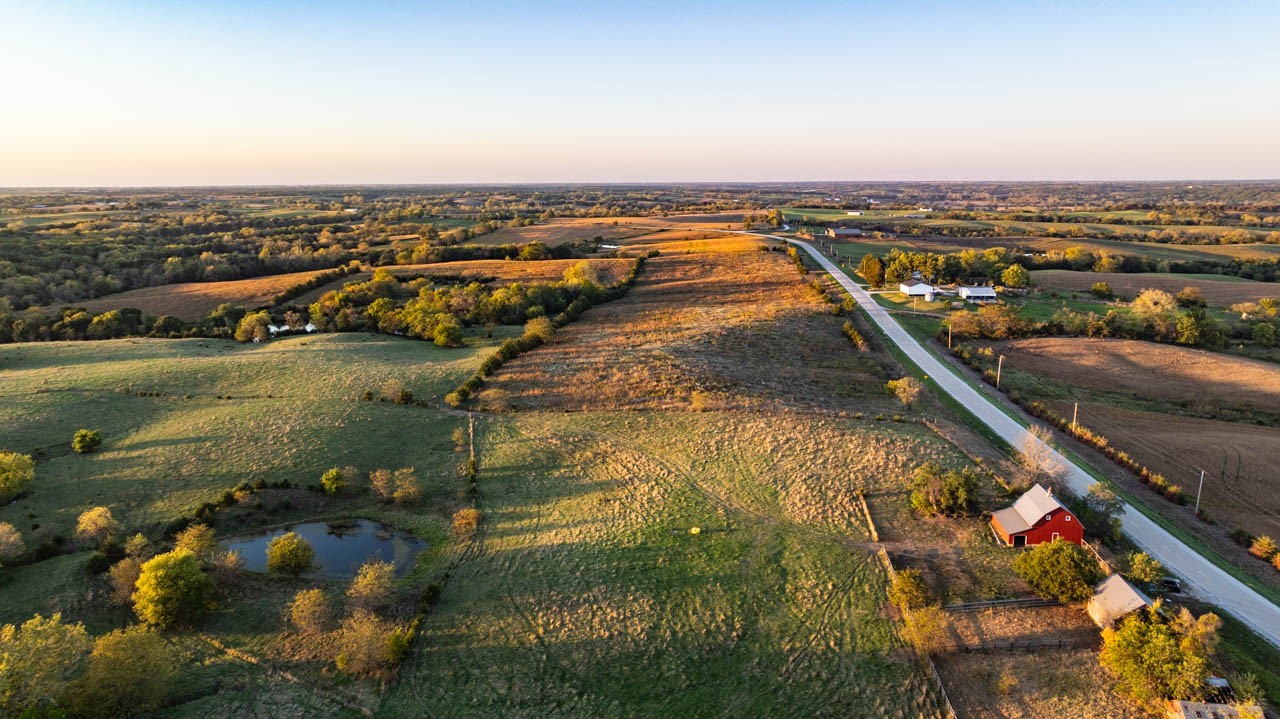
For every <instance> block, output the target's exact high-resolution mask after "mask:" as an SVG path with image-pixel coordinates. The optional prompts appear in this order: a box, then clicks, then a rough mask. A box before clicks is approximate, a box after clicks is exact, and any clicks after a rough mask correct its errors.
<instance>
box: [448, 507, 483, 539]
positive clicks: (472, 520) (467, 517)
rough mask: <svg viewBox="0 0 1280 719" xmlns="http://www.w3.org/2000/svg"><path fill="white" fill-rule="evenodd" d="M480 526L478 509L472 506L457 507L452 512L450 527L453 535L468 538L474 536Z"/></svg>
mask: <svg viewBox="0 0 1280 719" xmlns="http://www.w3.org/2000/svg"><path fill="white" fill-rule="evenodd" d="M479 527H480V510H478V509H476V508H474V507H467V508H465V509H459V510H458V511H456V512H454V513H453V524H452V525H451V529H452V531H453V536H454V537H457V538H458V539H460V540H463V541H465V540H468V539H471V538H472V537H474V536H475V534H476V530H477V529H479Z"/></svg>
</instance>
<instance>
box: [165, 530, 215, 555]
mask: <svg viewBox="0 0 1280 719" xmlns="http://www.w3.org/2000/svg"><path fill="white" fill-rule="evenodd" d="M174 548H175V549H185V550H187V551H188V552H191V553H192V554H194V555H196V557H197V558H198V559H199V560H200V561H202V562H208V561H210V560H211V559H213V555H214V554H216V553H217V551H218V540H217V539H214V534H213V529H211V528H210V527H209V525H207V524H193V525H191V526H190V527H187V528H186V529H184V530H182V531H181V532H178V536H177V537H175V538H174Z"/></svg>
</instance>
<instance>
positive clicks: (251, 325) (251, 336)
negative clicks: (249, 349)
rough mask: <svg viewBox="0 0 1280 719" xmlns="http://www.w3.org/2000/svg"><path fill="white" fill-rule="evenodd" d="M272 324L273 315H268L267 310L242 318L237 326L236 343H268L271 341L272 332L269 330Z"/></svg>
mask: <svg viewBox="0 0 1280 719" xmlns="http://www.w3.org/2000/svg"><path fill="white" fill-rule="evenodd" d="M270 324H271V315H269V314H267V312H266V311H265V310H264V311H262V312H254V313H253V314H248V315H245V316H244V317H243V318H241V320H240V323H239V324H237V325H236V333H235V338H236V341H237V342H266V341H267V340H269V339H271V330H269V329H268V326H269V325H270Z"/></svg>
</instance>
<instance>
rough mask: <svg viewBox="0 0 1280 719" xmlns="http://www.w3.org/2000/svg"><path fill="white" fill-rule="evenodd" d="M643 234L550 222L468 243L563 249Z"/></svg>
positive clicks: (607, 224)
mask: <svg viewBox="0 0 1280 719" xmlns="http://www.w3.org/2000/svg"><path fill="white" fill-rule="evenodd" d="M641 232H643V230H636V229H634V228H630V227H622V226H621V225H618V226H615V225H614V224H613V221H612V220H609V221H605V220H596V221H594V222H592V223H591V224H582V223H570V222H566V221H564V220H552V221H551V222H549V223H547V224H545V225H531V226H529V227H505V228H503V229H501V230H498V231H497V232H491V233H489V234H487V235H481V236H480V237H477V238H475V239H474V240H472V243H474V244H477V245H522V244H525V243H527V242H542V243H544V244H546V245H548V246H555V245H565V244H569V243H572V242H581V241H583V240H593V239H595V238H597V237H600V238H602V239H604V241H605V242H611V241H617V240H620V239H625V238H627V237H634V236H635V235H637V234H640V233H641Z"/></svg>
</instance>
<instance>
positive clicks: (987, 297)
mask: <svg viewBox="0 0 1280 719" xmlns="http://www.w3.org/2000/svg"><path fill="white" fill-rule="evenodd" d="M960 299H962V300H968V301H969V302H995V301H996V291H995V288H993V287H983V286H978V287H961V288H960Z"/></svg>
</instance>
